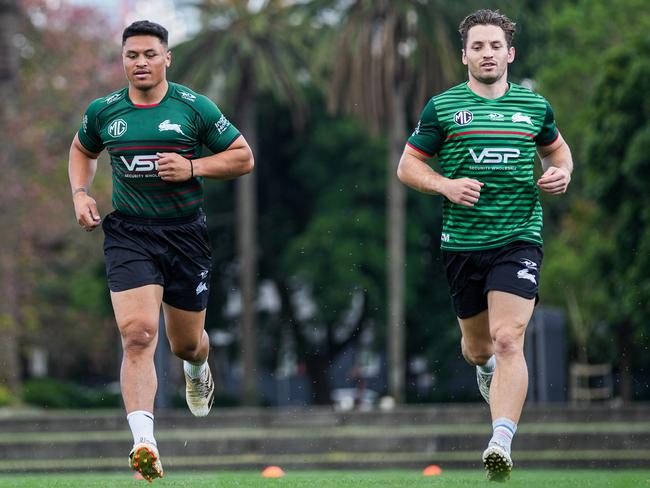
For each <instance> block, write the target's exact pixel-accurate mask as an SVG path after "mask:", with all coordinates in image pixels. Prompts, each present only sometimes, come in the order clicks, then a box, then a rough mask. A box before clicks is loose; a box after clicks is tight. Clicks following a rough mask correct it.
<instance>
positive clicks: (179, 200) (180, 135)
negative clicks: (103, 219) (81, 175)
mask: <svg viewBox="0 0 650 488" xmlns="http://www.w3.org/2000/svg"><path fill="white" fill-rule="evenodd" d="M239 135H240V134H239V131H238V130H237V129H236V128H235V127H234V126H233V125H232V124H231V123H230V122H229V121H228V119H226V117H225V116H224V115H223V114H222V113H221V111H220V110H219V108H218V107H217V106H216V105H215V104H214V103H213V102H212V101H211V100H210V99H208V98H207V97H205V96H203V95H200V94H198V93H195V92H194V91H192V90H190V89H189V88H186V87H184V86H182V85H178V84H176V83H171V82H170V83H169V89H168V91H167V94H166V95H165V97H164V98H163V99H162V100H161V101H160V103H157V104H154V105H137V104H134V103H133V102H132V101H131V100H130V99H129V94H128V88H123V89H121V90H119V91H116V92H114V93H112V94H110V95H108V96H106V97H104V98H99V99H97V100H95V101H93V102H92V103H91V104H90V105H89V107H88V109H87V110H86V113H85V114H84V116H83V121H82V125H81V128H80V129H79V141H80V142H81V144H82V145H83V146H84V147H85V148H86V149H88V151H90V152H93V153H99V152H101V151H102V150H103V149H106V150H107V151H108V154H109V155H110V160H111V166H112V169H113V170H112V174H113V207H114V208H115V210H119V211H120V212H122V213H125V214H128V215H137V216H143V217H157V218H169V217H180V216H186V215H191V214H193V213H195V212H196V211H197V210H198V209H199V208H200V207H201V204H202V202H203V181H202V178H196V177H195V178H192V179H190V180H188V181H183V182H169V181H163V180H162V179H161V178H160V177H159V176H158V162H157V161H158V158H157V157H156V153H158V152H174V153H178V154H180V155H181V156H183V157H185V158H188V159H195V158H199V157H201V151H202V147H203V146H206V147H207V148H208V149H209V150H210V151H212V152H213V153H218V152H221V151H224V150H225V149H227V148H228V147H229V146H230V145H231V144H232V142H233V141H234V140H235V139H236V138H237V137H238V136H239Z"/></svg>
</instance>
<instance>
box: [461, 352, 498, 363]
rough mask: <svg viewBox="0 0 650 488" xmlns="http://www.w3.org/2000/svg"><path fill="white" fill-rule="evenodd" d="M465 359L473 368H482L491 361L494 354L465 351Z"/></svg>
mask: <svg viewBox="0 0 650 488" xmlns="http://www.w3.org/2000/svg"><path fill="white" fill-rule="evenodd" d="M463 357H464V358H465V361H467V362H468V363H469V364H471V365H472V366H480V365H483V364H485V363H487V362H488V361H489V360H490V358H491V357H492V353H491V352H490V351H477V352H472V351H467V350H465V351H463Z"/></svg>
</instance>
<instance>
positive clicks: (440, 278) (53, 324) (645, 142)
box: [0, 0, 650, 404]
mask: <svg viewBox="0 0 650 488" xmlns="http://www.w3.org/2000/svg"><path fill="white" fill-rule="evenodd" d="M479 4H480V2H474V1H471V0H467V1H464V2H456V3H454V5H453V6H450V5H448V2H438V1H436V0H429V1H417V2H416V1H408V0H405V1H400V2H366V1H361V0H360V1H354V2H351V1H345V2H343V1H341V2H338V1H323V0H321V1H319V0H312V1H303V2H287V1H279V0H278V1H272V0H267V1H257V2H234V1H226V0H223V1H220V0H201V1H199V2H196V3H195V7H196V8H197V9H198V11H199V12H200V14H199V16H198V19H199V22H198V24H197V26H196V29H195V32H194V34H192V35H191V36H190V37H189V38H187V39H186V40H184V41H183V42H182V43H181V44H179V45H175V46H172V50H173V64H172V69H171V71H170V73H169V78H170V79H171V80H173V81H178V82H180V83H184V84H187V85H188V86H190V87H192V88H194V89H196V90H197V91H200V92H203V93H206V94H208V95H209V96H210V97H211V98H212V99H213V100H215V102H216V103H217V104H219V106H220V107H221V108H222V109H223V110H224V112H225V113H226V115H227V116H228V117H229V118H230V119H231V120H232V121H233V122H234V123H235V124H236V125H237V126H238V127H239V128H240V130H241V131H242V133H244V135H245V136H246V138H247V139H248V141H249V143H251V145H252V147H253V148H254V150H255V153H256V162H257V166H256V169H255V175H254V176H253V177H249V178H243V179H240V180H239V181H238V182H237V183H233V182H214V181H207V182H206V212H207V214H208V216H209V218H208V223H209V226H210V227H209V230H210V234H211V241H212V245H213V254H214V258H215V267H214V270H215V273H214V275H213V280H214V281H213V283H212V296H211V303H210V307H209V309H208V320H207V328H208V331H209V333H210V335H211V338H212V340H213V346H214V351H213V355H212V360H213V361H214V362H215V364H217V365H218V366H219V368H218V369H219V371H218V374H217V377H218V379H219V381H220V382H221V384H220V391H221V392H222V401H224V402H225V401H231V402H241V403H246V404H255V403H262V404H289V403H301V402H302V403H305V402H308V403H318V404H323V403H329V402H331V391H332V389H335V388H341V387H343V386H346V385H347V386H350V385H354V384H355V381H357V379H358V372H359V371H369V370H373V369H374V370H375V373H376V372H377V371H379V372H380V373H377V374H376V375H375V376H376V384H375V385H373V388H376V389H377V390H378V391H379V392H380V393H382V394H383V393H386V391H387V390H386V389H387V385H388V378H387V376H386V372H387V371H388V367H389V366H390V365H397V368H396V370H395V371H396V374H397V379H395V378H393V379H392V380H391V384H392V385H393V386H392V390H391V393H392V394H393V395H394V396H396V397H397V398H398V399H399V398H400V397H401V395H404V398H405V399H406V400H407V401H431V400H440V401H452V400H454V401H459V400H469V399H472V400H473V399H477V398H478V396H477V395H476V393H475V392H474V388H472V389H471V390H468V391H467V392H466V393H464V390H462V387H461V388H460V389H459V386H458V384H456V383H457V382H458V381H459V378H461V377H467V378H469V381H471V379H472V378H471V372H470V371H468V370H467V368H466V366H465V365H464V364H463V362H462V360H461V359H460V357H459V347H458V340H459V337H460V336H459V333H458V330H457V326H456V324H455V319H454V316H453V313H452V310H451V305H450V301H449V298H448V293H447V285H446V282H445V278H444V271H443V267H442V264H441V260H440V252H439V233H440V218H441V212H440V206H441V202H440V198H439V197H430V196H426V195H422V194H418V193H416V192H412V191H406V192H405V191H404V188H402V187H401V186H399V185H397V184H396V180H395V178H394V174H395V167H396V164H397V160H398V158H399V154H400V153H401V147H402V146H403V144H404V142H405V140H406V137H407V136H408V133H409V132H410V131H411V130H412V128H413V127H414V125H415V123H416V122H417V116H418V113H419V111H420V109H421V108H422V107H423V106H424V104H425V103H426V101H427V100H428V98H429V97H430V96H432V95H434V94H435V93H438V92H440V91H442V90H444V89H445V88H446V87H449V86H451V85H453V84H455V83H458V82H460V81H462V80H463V79H464V77H465V73H464V70H463V66H462V65H461V63H460V47H461V46H460V41H459V38H458V34H457V33H456V28H457V25H458V23H459V22H460V20H461V19H462V18H463V16H464V15H466V14H467V13H469V12H470V11H472V10H474V9H475V8H478V7H480V6H481V5H479ZM18 7H20V8H19V9H18ZM495 8H501V9H502V11H503V12H504V13H506V14H507V15H509V16H511V17H512V18H513V19H514V20H515V21H516V22H517V23H518V26H519V28H520V31H519V32H518V34H517V37H516V38H515V46H516V48H517V59H516V61H515V63H514V64H513V65H512V69H511V79H512V81H514V82H523V83H526V84H528V85H529V86H532V87H533V89H535V90H538V91H540V93H542V94H543V95H544V96H545V97H546V98H548V100H549V101H550V102H551V104H552V105H553V107H554V109H555V113H556V116H557V119H558V123H559V126H560V129H561V130H562V133H563V135H564V137H565V139H567V141H568V142H569V144H570V145H571V147H572V150H573V153H574V159H575V163H576V171H575V175H574V179H573V182H572V187H571V189H570V192H569V194H567V195H566V196H564V197H562V198H548V197H546V196H544V197H543V198H544V202H543V204H544V208H545V235H544V237H545V242H546V247H545V249H546V255H545V261H544V268H543V269H544V272H543V276H544V278H543V279H542V290H541V298H542V303H543V304H545V305H551V306H555V307H559V308H561V309H563V310H565V311H566V312H567V314H568V316H569V318H570V322H571V324H572V332H571V335H570V336H569V338H568V339H569V341H570V345H571V347H570V348H569V353H568V354H569V358H568V359H569V360H580V361H590V362H611V363H612V364H613V365H614V371H615V377H616V378H617V379H618V381H620V385H619V386H618V387H617V393H618V394H620V395H622V397H623V398H624V399H626V400H632V399H638V398H644V399H647V398H650V393H649V392H648V385H647V383H648V380H649V378H650V374H648V366H649V365H650V359H648V355H647V354H645V352H646V351H647V347H648V346H647V344H648V325H647V321H646V320H645V319H644V317H645V316H646V315H647V314H646V308H647V306H648V305H647V304H648V303H650V301H649V298H650V296H648V295H649V293H650V292H649V291H648V290H650V284H649V283H650V282H649V281H648V279H647V278H646V275H647V273H646V271H647V270H648V269H649V264H650V263H648V256H649V253H650V248H649V246H650V240H649V237H650V234H649V233H648V230H647V229H648V228H649V227H648V222H647V220H648V218H650V217H648V215H649V214H648V210H647V208H648V205H646V204H645V196H644V195H645V192H644V185H645V182H646V180H647V172H646V169H647V168H646V166H647V165H648V164H649V157H648V154H650V135H649V134H650V132H649V129H648V122H647V121H648V120H650V117H649V115H650V114H649V112H650V102H649V100H650V98H649V95H648V93H650V90H649V89H648V88H650V87H648V83H649V81H648V80H650V76H649V75H650V62H649V61H648V59H649V58H648V54H647V53H648V47H650V46H649V45H648V34H647V33H648V32H650V29H649V27H650V12H648V9H647V8H645V4H644V2H643V1H641V0H614V1H613V2H612V1H609V2H605V1H604V0H575V1H571V2H560V1H556V0H546V1H544V2H536V1H527V2H515V1H501V2H496V5H495ZM7 16H9V18H10V19H13V20H10V21H7V20H6V18H7ZM0 24H1V25H2V26H3V29H2V35H1V36H0V61H2V62H1V63H0V65H1V68H2V69H1V70H0V75H1V76H0V82H2V86H1V88H2V94H3V99H4V100H5V101H6V103H3V112H2V119H1V120H0V124H1V130H0V134H1V135H2V141H3V143H2V151H1V152H0V158H2V159H1V168H2V174H3V176H2V183H3V185H2V187H3V188H2V193H1V194H0V201H1V202H2V205H1V212H0V219H2V230H3V239H2V247H1V248H0V262H1V263H2V268H1V269H2V277H1V278H2V279H1V283H2V289H1V290H0V291H1V293H2V296H1V297H0V303H1V304H2V309H1V310H0V319H1V320H0V327H1V328H2V336H1V337H2V339H1V343H2V348H0V352H1V353H2V364H3V368H2V374H3V375H4V378H3V379H2V383H3V384H6V385H9V386H10V387H11V388H13V389H15V390H17V389H18V384H19V383H20V382H23V381H25V380H27V381H30V379H31V378H33V377H39V376H42V375H43V374H47V375H48V376H51V377H53V378H57V379H60V380H64V379H65V380H74V381H76V382H77V383H81V384H85V385H89V386H90V385H92V386H101V387H104V386H106V385H110V384H111V383H114V382H115V381H116V380H117V375H118V366H117V365H118V363H119V359H120V356H119V354H120V353H119V344H118V340H117V339H118V338H117V332H116V329H115V326H114V324H113V319H112V314H111V309H110V304H109V300H108V292H107V289H106V284H105V278H104V271H103V256H102V252H101V240H102V236H101V234H100V233H92V234H85V233H81V232H79V229H78V228H77V226H76V224H75V223H74V221H73V220H74V218H73V213H72V206H71V203H70V195H69V188H68V182H67V164H66V162H67V151H68V147H69V144H70V141H71V139H72V137H73V135H74V133H75V131H76V130H77V129H78V126H79V121H80V117H81V114H82V112H83V110H84V108H85V107H86V106H87V104H88V103H89V102H90V101H91V100H92V99H94V98H97V97H100V96H103V95H105V94H106V93H109V92H110V91H112V90H114V89H117V88H119V87H121V86H123V84H124V77H123V74H122V72H121V65H120V58H119V41H117V40H116V39H117V38H118V37H119V33H120V31H121V28H122V25H121V24H120V25H116V24H115V23H111V22H109V19H106V18H105V17H104V16H103V15H99V14H98V13H97V11H95V10H93V9H91V8H87V7H79V6H73V5H70V4H68V3H66V2H64V1H62V2H48V1H46V0H21V1H20V2H17V1H16V2H11V1H9V0H4V1H2V2H0ZM117 24H119V22H118V23H117ZM4 26H8V28H7V29H5V28H4ZM12 29H13V31H12ZM172 38H173V32H172ZM568 40H570V42H569V41H568ZM12 57H13V58H12ZM12 59H13V60H14V61H12ZM5 60H7V61H5ZM12 67H13V69H12ZM93 195H94V196H95V197H96V198H97V200H98V202H99V205H100V209H101V211H102V213H103V214H105V213H107V212H108V211H109V209H110V169H109V167H108V163H107V160H106V159H101V160H100V170H99V174H98V176H97V179H96V181H95V184H94V185H93ZM389 290H392V291H389ZM243 311H246V312H247V313H243ZM391 331H392V332H391ZM400 334H402V335H400ZM391 348H392V349H391ZM12 358H13V359H12ZM12 365H13V366H12ZM45 366H47V367H45ZM382 372H383V373H382ZM456 373H458V374H456ZM382 375H383V376H382ZM400 381H402V382H403V385H402V386H400ZM452 391H453V392H455V393H453V394H450V392H452ZM227 396H230V399H229V400H228V399H227V398H226V397H227Z"/></svg>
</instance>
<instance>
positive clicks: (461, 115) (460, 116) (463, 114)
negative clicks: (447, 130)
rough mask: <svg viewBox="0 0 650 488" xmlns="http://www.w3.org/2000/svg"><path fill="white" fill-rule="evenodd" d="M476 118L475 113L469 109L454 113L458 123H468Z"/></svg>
mask: <svg viewBox="0 0 650 488" xmlns="http://www.w3.org/2000/svg"><path fill="white" fill-rule="evenodd" d="M472 120H474V114H473V113H472V112H470V111H469V110H460V111H459V112H456V113H455V114H454V122H456V123H457V124H458V125H467V124H469V123H470V122H471V121H472Z"/></svg>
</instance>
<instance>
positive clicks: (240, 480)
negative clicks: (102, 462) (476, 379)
mask: <svg viewBox="0 0 650 488" xmlns="http://www.w3.org/2000/svg"><path fill="white" fill-rule="evenodd" d="M127 486H141V487H144V486H152V487H160V488H163V487H191V488H208V487H210V488H215V487H236V488H299V487H300V488H303V487H304V488H307V487H315V488H340V487H343V488H346V487H349V488H353V487H354V488H377V487H381V488H383V487H407V488H418V487H427V488H430V487H434V488H435V487H440V488H466V487H483V486H492V487H496V486H505V487H508V488H524V487H525V488H536V487H544V488H546V487H552V488H581V487H587V488H650V470H644V471H638V470H637V471H633V470H630V471H601V470H589V471H577V470H548V471H542V470H535V471H533V470H520V471H515V472H514V473H513V476H512V479H511V480H510V481H509V482H508V483H506V484H503V485H502V484H497V483H490V482H488V481H486V480H485V476H484V474H483V473H482V472H481V471H479V470H476V471H444V472H443V473H442V474H441V475H440V476H435V477H424V476H422V474H421V473H419V472H414V471H342V472H337V471H300V472H289V473H287V474H286V476H285V477H284V478H280V479H266V478H262V477H261V476H260V474H259V473H257V472H256V473H251V472H223V473H178V472H171V473H168V474H167V476H165V478H164V479H162V480H156V481H154V483H153V484H152V485H148V483H146V482H145V481H139V480H136V479H134V478H133V477H132V476H131V475H129V474H128V472H125V473H124V474H121V473H120V474H115V473H109V474H92V475H89V474H66V475H63V474H62V475H52V474H44V475H1V476H0V487H2V488H14V487H15V488H50V487H55V488H75V487H80V488H81V487H83V488H99V487H107V488H113V487H118V488H119V487H127Z"/></svg>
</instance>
